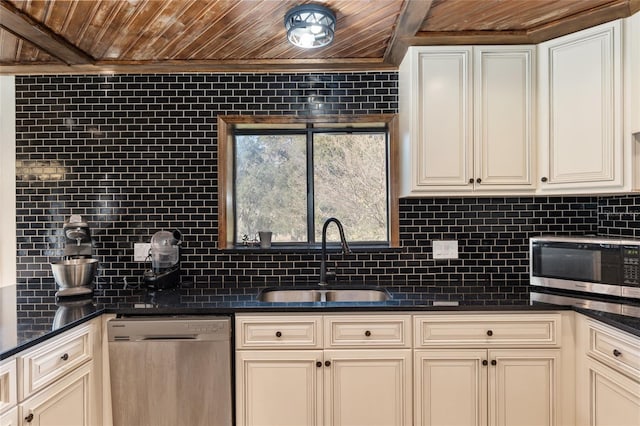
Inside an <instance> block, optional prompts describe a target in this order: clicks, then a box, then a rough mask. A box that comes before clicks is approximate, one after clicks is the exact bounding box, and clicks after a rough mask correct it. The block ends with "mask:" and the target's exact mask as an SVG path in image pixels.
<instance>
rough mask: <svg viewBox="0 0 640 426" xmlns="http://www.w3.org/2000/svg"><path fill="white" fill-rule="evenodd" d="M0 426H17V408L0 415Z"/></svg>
mask: <svg viewBox="0 0 640 426" xmlns="http://www.w3.org/2000/svg"><path fill="white" fill-rule="evenodd" d="M0 426H18V407H13V408H12V409H10V410H9V411H7V412H5V413H3V414H0Z"/></svg>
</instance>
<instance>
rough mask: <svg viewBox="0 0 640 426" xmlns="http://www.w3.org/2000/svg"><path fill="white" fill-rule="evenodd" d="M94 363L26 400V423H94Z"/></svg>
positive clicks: (32, 425)
mask: <svg viewBox="0 0 640 426" xmlns="http://www.w3.org/2000/svg"><path fill="white" fill-rule="evenodd" d="M91 375H92V370H91V364H90V363H89V364H85V365H83V366H82V367H79V368H78V369H76V370H74V371H73V372H72V373H70V374H69V375H67V376H65V377H63V378H62V379H60V380H58V381H57V382H55V383H54V384H52V385H51V386H49V387H47V388H45V389H43V390H42V391H40V392H38V393H37V394H35V395H34V396H32V397H31V398H28V399H27V400H25V401H24V402H23V403H22V404H21V405H22V418H23V420H22V424H23V425H29V426H61V425H64V426H92V425H94V424H96V421H95V419H93V418H92V414H93V413H91V406H90V403H91V398H90V393H91V390H90V389H91V387H90V380H91Z"/></svg>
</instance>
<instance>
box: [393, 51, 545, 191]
mask: <svg viewBox="0 0 640 426" xmlns="http://www.w3.org/2000/svg"><path fill="white" fill-rule="evenodd" d="M534 70H535V47H533V46H476V47H471V46H459V47H453V46H452V47H410V48H409V50H408V53H407V55H406V56H405V59H404V60H403V62H402V64H401V65H400V74H399V80H400V132H401V147H402V148H401V150H402V153H401V159H402V163H403V165H402V177H401V179H402V184H401V193H402V195H403V196H421V195H429V194H432V195H444V194H452V193H461V194H464V193H473V194H477V193H479V192H481V193H483V194H491V193H496V194H501V193H504V192H506V191H508V192H509V193H516V192H523V193H527V192H531V191H532V190H533V189H534V185H535V182H534V178H533V173H534V168H533V163H534V158H533V131H534V128H535V126H534V105H535V104H534V82H535V75H534Z"/></svg>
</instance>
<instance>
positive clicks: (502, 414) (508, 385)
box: [489, 349, 560, 426]
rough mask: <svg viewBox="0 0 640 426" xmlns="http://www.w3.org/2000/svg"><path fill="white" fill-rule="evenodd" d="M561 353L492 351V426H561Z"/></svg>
mask: <svg viewBox="0 0 640 426" xmlns="http://www.w3.org/2000/svg"><path fill="white" fill-rule="evenodd" d="M559 362H560V350H556V349H510V350H507V349H505V350H490V351H489V424H491V425H496V426H518V425H522V426H526V425H529V426H530V425H536V426H545V425H547V426H551V425H555V424H557V419H556V416H557V407H556V399H557V398H558V389H560V387H559V386H558V380H559V374H558V365H559Z"/></svg>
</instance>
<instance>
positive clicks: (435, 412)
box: [414, 349, 560, 426]
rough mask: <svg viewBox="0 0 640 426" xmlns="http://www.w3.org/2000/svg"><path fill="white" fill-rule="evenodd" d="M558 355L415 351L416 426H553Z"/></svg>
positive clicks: (542, 352) (522, 351)
mask: <svg viewBox="0 0 640 426" xmlns="http://www.w3.org/2000/svg"><path fill="white" fill-rule="evenodd" d="M559 352H560V351H559V350H545V349H536V350H526V349H511V350H507V349H504V350H488V351H487V350H476V349H461V350H455V351H453V350H446V349H437V350H417V351H415V363H414V365H415V368H416V373H415V390H414V394H415V398H416V401H418V404H417V407H416V413H415V419H416V424H418V425H425V426H426V425H429V426H438V425H450V426H454V425H459V426H470V425H504V426H511V425H554V424H557V421H556V419H555V413H556V412H557V409H556V406H555V405H556V402H555V398H556V392H557V387H556V381H557V365H558V362H559V357H560V354H559Z"/></svg>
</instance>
